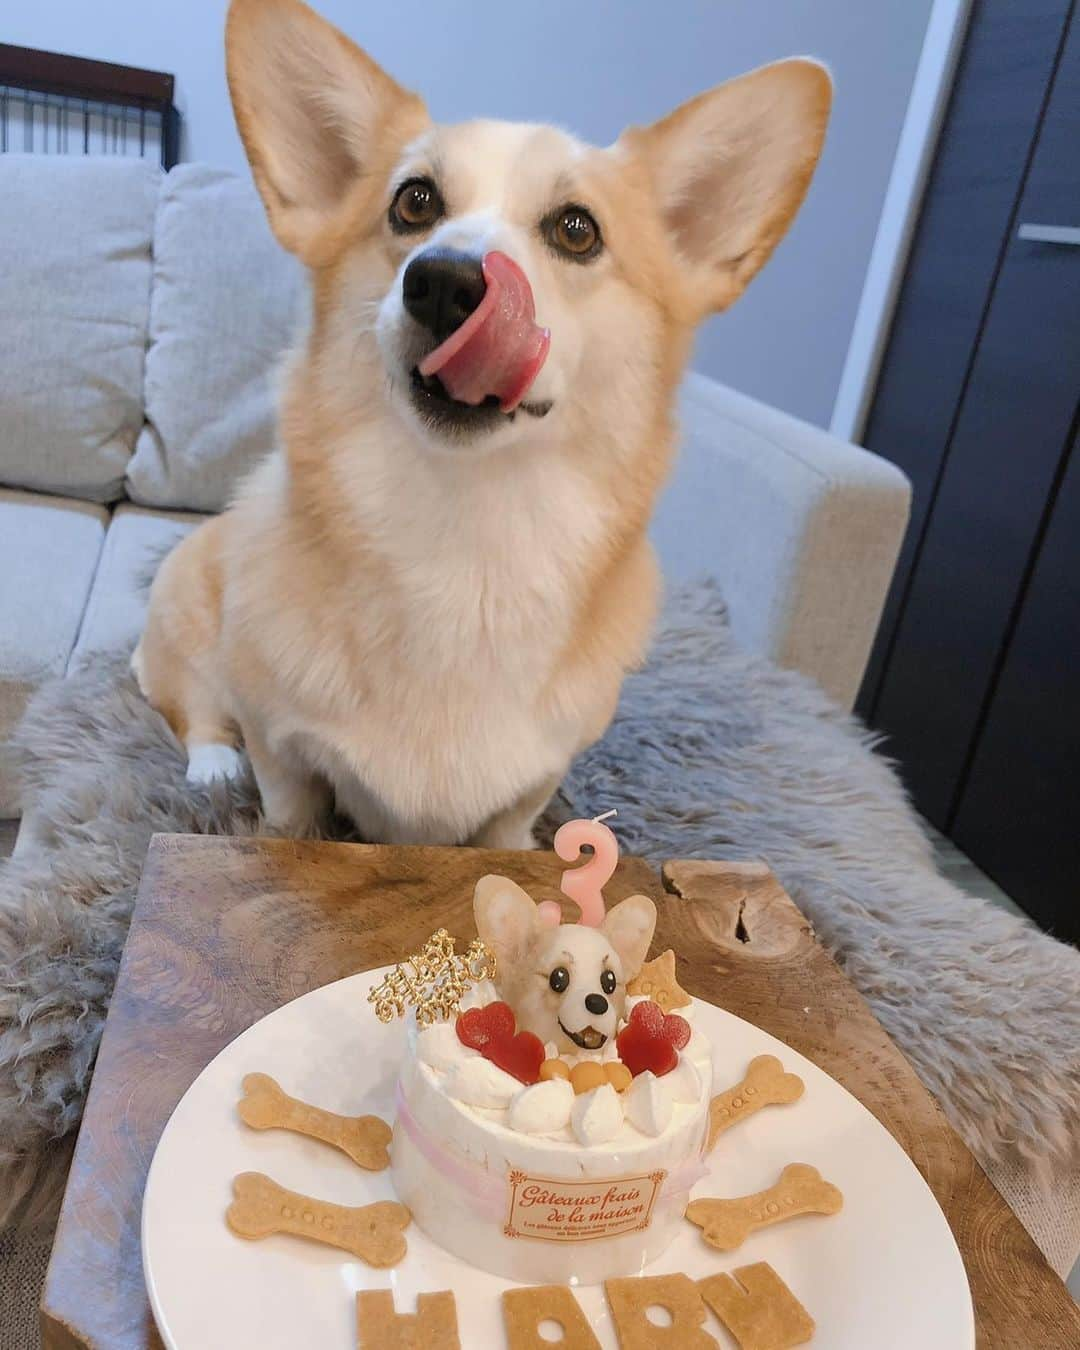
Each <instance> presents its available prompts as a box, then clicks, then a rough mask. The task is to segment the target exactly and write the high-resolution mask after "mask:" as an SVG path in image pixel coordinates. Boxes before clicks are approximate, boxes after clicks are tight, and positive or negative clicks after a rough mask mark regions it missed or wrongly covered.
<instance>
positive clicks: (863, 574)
mask: <svg viewBox="0 0 1080 1350" xmlns="http://www.w3.org/2000/svg"><path fill="white" fill-rule="evenodd" d="M681 417H682V431H683V438H682V454H681V459H680V462H679V465H678V468H677V470H676V472H675V474H674V477H673V479H672V482H671V484H670V486H669V487H668V489H667V492H666V493H665V495H664V497H663V498H662V500H661V503H660V506H659V508H658V510H657V515H656V521H655V524H654V529H653V538H654V541H655V543H656V545H657V548H658V550H659V553H660V557H661V561H662V563H663V566H664V571H665V573H666V574H667V576H668V577H670V578H672V579H674V580H683V579H687V578H690V577H693V576H701V575H702V574H711V575H713V576H715V577H716V578H717V579H718V581H719V583H720V586H721V588H722V590H723V593H724V598H725V600H726V601H727V604H728V608H729V611H730V616H731V626H732V631H733V632H734V634H735V637H736V639H737V640H738V642H739V643H740V644H741V645H742V646H743V647H745V648H747V649H748V650H750V651H753V652H759V653H762V654H763V655H766V656H768V657H770V658H772V660H774V661H776V662H777V663H778V664H780V665H782V666H788V667H791V668H793V669H796V670H800V671H802V672H803V673H804V674H806V675H810V676H812V677H813V678H814V679H815V680H817V682H818V683H819V684H820V685H821V686H822V688H823V689H824V690H825V691H826V692H827V693H828V694H830V695H831V696H832V697H833V698H834V699H835V700H836V701H837V702H838V703H840V704H841V705H842V706H843V707H844V708H850V707H851V706H852V704H853V703H854V701H855V695H856V694H857V692H858V689H859V683H860V681H861V679H862V676H863V671H864V669H865V667H866V661H867V658H868V657H869V654H870V646H871V644H872V642H873V640H874V634H875V632H876V631H877V625H878V621H879V619H880V617H881V609H882V606H883V604H884V602H885V595H886V592H887V590H888V587H889V582H890V580H891V579H892V574H893V568H894V567H895V565H896V558H897V554H898V553H899V550H900V543H901V540H902V539H903V536H904V530H905V527H906V525H907V519H908V511H909V507H910V502H911V487H910V484H909V483H908V480H907V478H906V477H905V476H904V474H903V473H902V472H901V471H900V470H899V469H898V468H896V467H895V466H894V465H892V464H890V463H888V462H887V461H886V460H883V459H880V458H879V457H878V456H877V455H873V454H871V453H870V452H869V451H867V450H862V449H859V448H858V447H857V446H854V445H849V444H848V443H847V442H846V441H841V440H839V439H837V437H835V436H832V435H830V434H829V433H828V432H825V431H821V430H820V429H819V428H817V427H814V426H811V425H809V424H808V423H806V422H801V421H799V420H798V419H797V418H794V417H789V416H788V415H787V414H786V413H782V412H779V411H778V410H777V409H775V408H770V407H768V406H766V405H765V404H763V403H758V402H757V401H755V400H754V399H751V398H747V397H746V396H745V395H742V394H737V393H735V392H734V391H733V390H730V389H727V388H725V387H724V386H723V385H720V384H717V383H716V382H715V381H713V380H710V379H707V378H706V377H705V376H703V375H697V374H690V375H689V376H688V377H687V379H686V381H685V383H684V385H683V391H682V400H681Z"/></svg>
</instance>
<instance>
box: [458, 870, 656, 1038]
mask: <svg viewBox="0 0 1080 1350" xmlns="http://www.w3.org/2000/svg"><path fill="white" fill-rule="evenodd" d="M473 916H474V918H475V919H476V931H477V932H478V933H479V935H480V937H481V939H482V940H483V941H484V942H485V943H486V944H487V945H488V947H490V948H491V950H492V952H493V953H494V954H495V961H496V969H497V972H498V974H497V979H498V982H499V993H500V995H501V997H502V998H503V999H504V1000H505V1001H506V1003H508V1004H509V1006H510V1007H511V1008H512V1009H513V1011H514V1016H515V1019H516V1022H517V1026H518V1027H519V1029H520V1030H522V1031H531V1032H532V1033H533V1035H535V1036H539V1037H540V1039H541V1040H542V1041H543V1042H544V1043H545V1045H546V1044H548V1043H550V1042H553V1043H554V1044H555V1045H556V1046H557V1047H558V1050H559V1053H560V1054H574V1055H577V1054H580V1053H581V1051H583V1050H585V1051H589V1052H591V1053H594V1054H602V1053H603V1051H604V1049H605V1047H607V1045H608V1043H609V1042H610V1041H611V1040H612V1038H613V1037H614V1035H615V1032H616V1030H617V1029H618V1026H619V1023H620V1021H621V1020H622V1018H623V1015H624V1013H625V1010H626V986H627V985H628V984H629V983H630V981H631V980H633V979H634V978H635V976H637V974H638V973H639V972H640V970H641V967H642V965H643V963H644V961H645V957H646V955H647V954H648V951H649V946H650V945H651V943H652V940H653V933H654V932H655V930H656V906H655V905H654V904H653V902H652V901H651V900H650V899H649V897H648V896H647V895H631V896H628V897H627V898H626V899H625V900H620V901H619V903H618V904H617V905H612V907H611V908H610V909H609V910H608V911H607V913H606V914H605V915H604V919H603V922H601V923H600V924H599V925H598V926H596V925H590V924H586V923H584V922H582V923H560V924H556V925H554V926H553V925H551V924H550V923H545V922H544V919H543V917H542V915H541V911H540V906H539V905H537V904H536V903H535V902H534V901H533V900H532V898H531V897H530V896H529V894H528V892H527V891H524V890H522V888H521V887H520V886H519V885H518V884H517V883H516V882H514V881H511V880H510V879H509V877H500V876H486V877H481V878H480V880H479V881H478V882H477V883H476V890H475V892H474V894H473Z"/></svg>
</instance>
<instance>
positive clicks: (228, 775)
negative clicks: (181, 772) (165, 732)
mask: <svg viewBox="0 0 1080 1350" xmlns="http://www.w3.org/2000/svg"><path fill="white" fill-rule="evenodd" d="M243 771H244V759H243V756H242V755H241V754H240V751H239V750H234V749H233V747H232V746H231V745H217V744H214V745H192V746H190V747H189V748H188V766H187V773H186V774H185V778H186V779H187V781H188V782H189V783H191V784H192V786H193V787H206V786H207V785H208V784H210V783H215V782H217V783H233V782H235V781H236V779H238V778H239V777H240V775H241V774H242V773H243Z"/></svg>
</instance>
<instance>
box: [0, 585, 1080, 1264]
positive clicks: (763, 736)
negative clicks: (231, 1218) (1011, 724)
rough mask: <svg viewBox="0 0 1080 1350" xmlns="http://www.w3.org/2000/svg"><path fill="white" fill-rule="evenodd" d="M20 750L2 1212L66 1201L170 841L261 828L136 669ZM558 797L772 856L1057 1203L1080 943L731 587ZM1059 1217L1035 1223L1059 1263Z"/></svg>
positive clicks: (1062, 1259) (884, 1002)
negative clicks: (1020, 910)
mask: <svg viewBox="0 0 1080 1350" xmlns="http://www.w3.org/2000/svg"><path fill="white" fill-rule="evenodd" d="M16 743H17V748H18V750H19V752H20V756H21V761H22V764H23V779H24V784H25V791H24V800H25V801H26V803H27V806H28V808H29V810H30V813H31V814H32V817H33V820H34V822H35V825H36V829H37V832H38V835H39V842H38V844H37V846H36V848H35V849H34V851H33V852H32V853H31V855H29V856H25V857H20V858H18V859H14V860H11V861H9V862H7V863H4V864H0V1226H2V1224H3V1223H4V1222H5V1221H6V1220H11V1219H14V1218H17V1217H21V1218H22V1219H23V1220H24V1221H25V1220H26V1219H27V1217H29V1216H31V1215H32V1214H35V1213H36V1214H41V1213H42V1212H47V1211H48V1210H49V1209H50V1208H51V1207H53V1206H54V1205H55V1202H56V1196H57V1187H58V1183H59V1179H60V1178H61V1177H62V1164H63V1160H64V1158H65V1156H66V1148H65V1141H66V1140H68V1139H69V1138H70V1136H71V1134H72V1132H73V1131H74V1130H75V1129H76V1127H77V1125H78V1121H79V1115H80V1111H81V1109H82V1103H83V1099H84V1096H85V1092H86V1088H87V1084H88V1082H89V1078H90V1073H91V1070H92V1066H93V1060H94V1054H95V1051H96V1049H97V1044H98V1039H99V1037H100V1033H101V1027H102V1023H103V1020H104V1017H105V1012H106V1009H107V1006H108V1000H109V993H110V989H111V986H112V981H113V978H114V976H115V972H116V967H117V963H118V959H119V955H120V949H121V947H122V945H123V941H124V934H125V930H126V926H127V921H128V917H129V914H130V910H131V904H132V899H133V893H134V887H135V883H136V881H137V878H138V874H139V867H140V864H141V861H142V857H143V855H144V853H145V851H146V846H147V843H148V841H149V838H150V835H151V834H152V833H153V832H155V831H159V830H164V831H195V832H201V833H205V832H214V833H251V832H255V831H257V830H258V827H259V820H258V813H257V809H256V805H255V800H254V796H253V792H252V789H251V785H250V784H247V785H244V786H242V787H240V788H234V789H231V790H228V791H226V790H224V789H215V790H213V791H208V790H199V791H193V790H191V789H189V788H188V787H187V786H186V785H185V783H184V759H183V755H182V752H181V749H180V747H179V745H178V744H177V743H176V741H175V740H174V739H173V737H172V735H171V734H170V732H169V730H168V728H167V727H166V726H165V724H164V722H163V721H162V720H161V719H160V718H159V717H157V716H156V715H155V714H154V713H153V712H151V711H150V709H149V708H148V707H147V705H146V704H145V703H144V702H143V700H142V699H141V698H140V696H139V694H138V692H137V691H136V689H135V687H134V685H133V683H132V681H131V679H130V677H129V676H128V675H127V673H126V665H125V664H124V663H122V662H119V661H114V662H111V663H109V664H103V665H102V666H100V667H98V668H96V669H94V670H92V671H89V672H87V673H85V674H83V675H79V676H75V677H73V678H71V679H68V680H64V681H60V682H57V683H55V684H53V685H51V686H49V687H48V688H46V689H44V690H43V691H42V692H41V693H40V694H39V695H38V696H37V698H36V699H35V701H34V703H33V705H32V706H31V708H30V710H29V712H28V713H27V716H26V718H25V720H24V723H23V725H22V727H21V729H20V731H19V733H18V735H17V738H16ZM562 795H563V797H564V798H565V801H564V802H563V803H562V808H566V807H569V809H571V810H572V811H573V813H574V814H578V815H594V814H596V813H597V812H598V811H601V810H606V809H607V808H609V807H611V806H617V807H618V809H619V822H618V829H619V834H620V838H621V843H622V845H623V847H624V849H628V850H630V851H632V852H637V853H641V854H643V855H645V856H646V857H648V858H651V859H654V860H656V861H660V860H663V859H666V858H673V857H713V858H753V857H761V858H764V859H765V860H766V861H768V863H769V864H770V865H771V866H772V867H773V869H774V870H775V871H776V872H777V874H778V875H779V877H780V878H781V880H782V881H783V883H784V885H785V886H786V887H787V889H788V891H789V892H790V893H791V895H792V897H793V898H794V900H795V901H796V903H797V904H798V905H799V906H800V908H801V909H802V910H803V911H804V912H805V913H806V914H807V915H808V916H809V917H810V918H811V919H812V921H813V923H814V925H815V927H816V929H817V932H818V935H819V937H820V938H821V940H822V941H823V942H824V943H825V944H826V945H827V946H828V947H829V948H830V950H831V951H832V952H833V953H834V954H835V956H836V958H837V959H838V961H839V962H840V963H841V965H842V966H843V967H844V969H845V970H846V971H847V973H848V975H849V976H850V978H851V979H852V980H853V982H854V983H855V984H856V985H857V986H858V988H859V989H860V990H861V991H862V993H863V994H864V995H865V996H866V997H867V998H868V999H869V1001H870V1003H871V1004H872V1005H873V1008H874V1010H875V1012H876V1013H877V1015H878V1017H879V1018H880V1019H881V1021H882V1022H883V1023H884V1025H885V1027H886V1028H887V1029H888V1031H889V1033H890V1034H891V1035H892V1036H893V1037H894V1039H895V1040H896V1041H897V1042H898V1043H899V1045H900V1046H901V1047H902V1048H903V1049H904V1051H905V1052H906V1053H907V1055H908V1056H909V1057H910V1058H911V1060H912V1061H913V1063H914V1064H915V1066H916V1068H917V1069H918V1071H919V1073H920V1074H921V1076H922V1078H923V1080H924V1082H925V1083H926V1084H927V1086H928V1087H929V1088H930V1089H931V1091H933V1092H934V1094H935V1095H936V1096H937V1098H938V1100H939V1101H940V1102H941V1103H942V1105H943V1106H944V1108H945V1110H946V1111H947V1112H948V1114H949V1116H950V1117H951V1119H952V1120H953V1122H954V1123H955V1125H956V1126H957V1128H958V1129H959V1130H960V1132H961V1133H962V1134H963V1136H964V1138H965V1139H966V1140H967V1141H968V1143H969V1144H970V1145H971V1146H972V1148H973V1149H974V1150H975V1152H976V1153H977V1155H978V1156H979V1157H980V1158H981V1159H982V1160H983V1162H984V1163H985V1164H987V1165H988V1166H989V1167H991V1169H992V1170H993V1171H994V1172H995V1174H996V1175H997V1176H998V1177H999V1178H1003V1177H1006V1176H1010V1177H1014V1178H1019V1179H1020V1182H1019V1183H1018V1184H1020V1185H1021V1189H1024V1190H1028V1191H1030V1190H1031V1188H1032V1187H1033V1186H1035V1187H1036V1188H1037V1192H1038V1194H1040V1195H1046V1194H1047V1193H1048V1190H1049V1188H1050V1187H1051V1185H1052V1183H1053V1179H1054V1178H1057V1179H1058V1180H1059V1181H1064V1180H1065V1179H1066V1178H1067V1176H1068V1175H1069V1173H1070V1171H1071V1169H1074V1168H1075V1167H1076V1165H1077V1163H1078V1162H1080V953H1078V952H1077V951H1076V950H1074V949H1073V948H1071V947H1067V946H1064V945H1063V944H1061V943H1059V942H1056V941H1054V940H1053V939H1052V938H1049V937H1047V936H1045V935H1043V934H1042V933H1040V932H1039V931H1038V930H1037V929H1036V928H1035V927H1034V926H1033V925H1031V924H1029V923H1027V922H1025V921H1023V920H1021V919H1018V918H1016V917H1014V916H1013V915H1011V914H1008V913H1005V912H1003V911H1001V910H999V909H996V908H994V907H992V906H991V905H990V904H989V903H985V902H983V901H980V900H977V899H973V898H971V897H969V896H967V895H964V894H963V893H961V892H960V891H958V890H957V889H956V888H955V887H953V886H952V885H950V884H949V883H948V882H946V881H945V880H944V879H943V878H942V877H941V876H939V875H938V873H937V871H936V869H935V867H934V863H933V860H932V855H931V851H930V846H929V844H928V842H927V839H926V838H925V836H924V834H923V832H922V830H921V828H920V826H919V823H918V821H917V818H916V817H915V815H914V813H913V812H912V811H911V809H910V807H909V806H908V804H907V802H906V800H905V797H904V793H903V790H902V788H901V786H900V784H899V782H898V780H897V778H896V775H895V774H894V772H893V770H892V769H891V768H890V766H889V765H888V764H887V763H886V761H885V760H884V759H883V758H881V757H880V756H879V755H877V754H875V753H874V752H873V750H872V748H871V739H870V737H869V736H868V735H867V734H866V733H865V731H863V730H862V729H861V728H860V727H859V726H858V725H857V724H856V723H855V722H854V721H853V719H851V718H849V717H847V716H845V715H843V714H841V713H840V712H838V711H837V710H836V709H835V708H834V707H833V706H832V705H831V704H830V703H829V702H828V701H827V699H826V698H825V697H824V695H822V694H821V693H820V692H819V691H818V689H817V688H816V686H814V685H812V684H811V683H810V682H808V681H807V680H805V679H803V678H801V677H800V676H797V675H794V674H791V673H789V672H785V671H780V670H778V669H776V668H775V667H774V666H772V665H770V664H769V663H768V662H765V661H763V660H760V659H758V658H754V657H749V656H747V655H745V654H744V653H742V652H740V651H739V649H738V648H736V646H735V645H734V643H733V641H732V639H731V637H730V634H729V632H728V630H727V627H726V625H725V623H724V617H723V606H722V603H721V601H720V599H719V596H718V594H717V592H716V591H715V589H713V588H712V587H710V586H699V587H690V588H686V589H683V590H680V591H678V592H676V593H675V594H673V595H672V596H671V597H670V598H669V602H668V605H667V608H666V613H665V616H664V619H663V622H662V624H661V628H660V631H659V633H658V635H657V640H656V644H655V646H654V649H653V653H652V657H651V659H650V661H649V663H648V665H647V666H646V668H645V669H644V670H642V671H641V672H640V673H638V674H636V675H634V676H632V677H631V678H630V679H629V680H628V681H627V684H626V688H625V691H624V695H623V699H622V703H621V705H620V708H619V713H618V716H617V718H616V720H615V722H614V724H613V726H612V727H611V729H610V730H609V732H608V734H607V735H606V736H605V738H604V739H603V741H602V742H601V743H600V744H599V745H597V746H594V747H593V749H591V750H590V751H589V752H588V753H587V754H585V755H583V756H582V757H581V758H580V759H579V760H578V762H577V763H576V764H575V765H574V766H573V769H572V771H571V773H570V775H569V777H568V779H567V782H566V784H565V786H564V789H563V794H562ZM50 1164H51V1165H50ZM1012 1189H1013V1198H1014V1200H1015V1199H1016V1197H1017V1192H1016V1186H1015V1184H1014V1185H1013V1187H1012ZM1039 1207H1040V1208H1043V1205H1042V1201H1041V1200H1040V1202H1039ZM1078 1217H1080V1216H1078ZM1046 1218H1053V1216H1046ZM1057 1219H1058V1227H1059V1229H1060V1230H1061V1233H1062V1236H1061V1237H1060V1238H1059V1239H1058V1241H1057V1242H1055V1241H1054V1239H1053V1238H1052V1237H1051V1236H1050V1230H1049V1228H1048V1227H1046V1220H1045V1219H1044V1220H1043V1221H1040V1222H1041V1223H1042V1226H1043V1230H1044V1231H1042V1232H1037V1233H1036V1236H1037V1237H1039V1238H1041V1240H1042V1241H1043V1243H1044V1246H1045V1247H1047V1248H1051V1249H1052V1250H1051V1251H1049V1254H1050V1255H1051V1257H1052V1259H1053V1260H1054V1262H1055V1264H1056V1265H1058V1267H1059V1268H1061V1267H1063V1266H1067V1264H1069V1263H1071V1260H1072V1258H1073V1257H1074V1256H1075V1252H1072V1254H1071V1255H1070V1253H1069V1251H1068V1250H1066V1248H1067V1247H1068V1246H1069V1245H1070V1244H1071V1242H1072V1239H1071V1236H1069V1235H1068V1234H1070V1233H1071V1231H1072V1230H1071V1228H1070V1225H1069V1224H1068V1223H1065V1222H1064V1221H1063V1220H1062V1219H1061V1216H1060V1215H1059V1216H1057ZM1029 1222H1030V1223H1032V1226H1035V1227H1039V1226H1040V1224H1039V1223H1035V1222H1034V1221H1033V1220H1030V1219H1029Z"/></svg>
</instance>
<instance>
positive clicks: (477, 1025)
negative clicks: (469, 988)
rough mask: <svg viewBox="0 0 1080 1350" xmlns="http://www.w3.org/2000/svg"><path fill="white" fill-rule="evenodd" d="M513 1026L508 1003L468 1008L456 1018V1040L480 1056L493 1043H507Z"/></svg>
mask: <svg viewBox="0 0 1080 1350" xmlns="http://www.w3.org/2000/svg"><path fill="white" fill-rule="evenodd" d="M515 1025H516V1021H515V1019H514V1013H513V1009H512V1008H511V1007H510V1005H509V1003H489V1004H488V1005H487V1007H486V1008H470V1009H469V1010H468V1012H463V1013H461V1014H460V1015H459V1016H458V1020H457V1034H458V1040H459V1041H460V1042H461V1043H462V1045H467V1046H468V1047H469V1049H470V1050H479V1051H480V1052H481V1054H482V1053H483V1051H484V1047H485V1046H488V1045H490V1044H491V1043H492V1042H493V1041H508V1040H509V1039H510V1037H511V1036H513V1034H514V1027H515Z"/></svg>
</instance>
